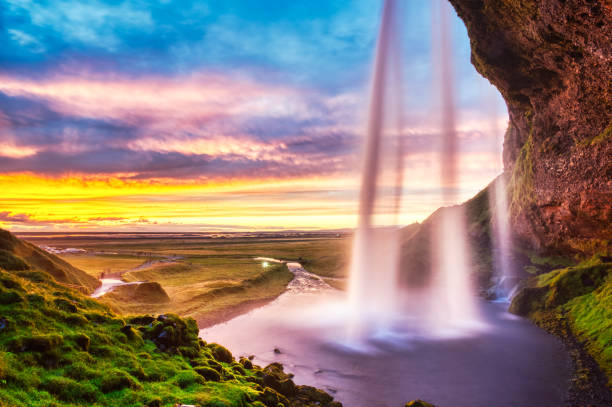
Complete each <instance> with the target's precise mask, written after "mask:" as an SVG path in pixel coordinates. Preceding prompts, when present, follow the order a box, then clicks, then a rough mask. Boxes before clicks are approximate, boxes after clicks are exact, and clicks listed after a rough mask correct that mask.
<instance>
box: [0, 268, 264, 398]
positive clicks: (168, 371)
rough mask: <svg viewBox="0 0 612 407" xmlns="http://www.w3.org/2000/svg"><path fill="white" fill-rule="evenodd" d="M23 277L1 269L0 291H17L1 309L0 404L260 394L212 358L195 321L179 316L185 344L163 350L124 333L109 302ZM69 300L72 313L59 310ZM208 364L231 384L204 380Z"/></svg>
mask: <svg viewBox="0 0 612 407" xmlns="http://www.w3.org/2000/svg"><path fill="white" fill-rule="evenodd" d="M20 275H21V276H19V275H13V274H10V273H8V272H6V271H4V270H0V283H1V285H2V293H3V294H6V293H9V292H10V293H14V294H15V296H14V298H13V300H12V301H9V302H7V301H3V302H2V303H1V304H0V313H1V315H4V317H3V320H2V324H0V325H4V326H3V328H2V330H1V332H2V335H0V350H1V351H0V383H1V384H2V385H1V387H0V400H2V401H3V402H4V403H7V405H28V406H50V405H55V406H69V405H74V404H79V405H80V404H88V405H98V406H116V405H121V406H142V405H143V404H146V403H148V402H150V401H151V400H152V399H154V398H159V399H160V400H161V401H162V404H164V405H173V404H174V403H175V402H182V403H198V404H201V405H204V404H206V403H209V405H215V404H214V403H217V404H218V405H228V406H244V405H252V404H251V403H250V402H252V401H254V398H255V397H256V396H257V394H258V392H257V391H256V390H255V388H256V386H255V384H254V383H250V382H247V381H246V376H241V375H239V374H237V373H236V372H235V371H234V370H233V369H232V367H231V362H230V363H221V362H217V361H214V358H213V357H212V356H211V352H210V350H209V348H207V347H206V346H205V345H204V344H203V343H200V342H199V341H198V338H197V334H198V329H197V326H196V325H195V322H194V321H193V320H178V319H175V320H176V321H180V322H179V326H180V324H181V323H182V325H184V330H183V332H181V333H180V334H177V335H176V338H177V339H176V344H177V345H180V346H178V347H175V349H171V348H168V349H170V350H171V351H169V352H160V351H159V349H158V348H157V346H156V345H155V344H154V343H153V342H152V341H151V340H147V339H146V338H147V335H148V332H149V331H148V329H153V328H146V327H145V328H143V329H142V330H141V329H131V333H129V334H126V332H127V331H126V330H125V326H126V322H128V323H129V320H126V319H125V318H122V317H120V316H118V315H116V314H114V313H112V312H111V311H110V310H109V309H108V307H106V306H105V305H103V304H101V303H99V302H97V301H94V300H92V299H89V298H87V297H84V296H82V295H80V294H78V293H76V292H74V291H72V290H70V289H67V288H65V287H63V286H61V285H59V284H56V283H54V282H53V281H51V280H50V279H49V278H48V277H41V276H42V275H41V274H40V273H34V272H22V273H21V274H20ZM41 279H42V281H41ZM65 302H69V303H70V304H72V305H73V307H75V308H72V310H73V311H74V312H70V311H66V310H65V309H66V308H65V307H63V308H62V307H60V306H58V304H62V303H65ZM75 310H76V311H75ZM77 317H80V318H81V322H76V321H79V318H77ZM159 324H161V323H160V322H157V321H155V323H154V324H153V326H158V325H159ZM181 347H184V348H185V349H182V348H181ZM186 355H189V356H186ZM208 360H211V361H213V362H214V363H218V364H220V365H221V366H222V372H228V373H227V377H228V378H229V377H230V375H229V372H231V380H229V381H225V382H221V383H208V382H206V381H205V380H204V379H203V377H202V376H200V375H199V374H197V373H196V372H195V370H194V367H193V365H197V364H200V363H206V362H207V361H208ZM224 374H225V373H224ZM202 400H207V401H206V402H203V401H202ZM210 403H213V404H210Z"/></svg>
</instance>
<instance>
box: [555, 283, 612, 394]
mask: <svg viewBox="0 0 612 407" xmlns="http://www.w3.org/2000/svg"><path fill="white" fill-rule="evenodd" d="M563 308H564V309H565V310H567V311H568V315H569V317H570V321H571V324H572V329H573V330H574V332H576V333H577V334H578V336H579V338H580V339H581V340H583V341H585V343H586V344H587V350H588V351H589V353H590V354H591V355H592V356H593V357H594V358H595V360H596V361H597V362H598V363H599V365H600V366H601V367H602V369H603V371H604V372H605V373H606V376H607V377H608V384H609V385H610V386H612V277H611V276H610V275H608V277H607V279H606V281H605V283H604V284H602V285H601V286H600V287H599V288H598V289H597V290H595V291H593V292H590V293H588V294H586V295H583V296H580V297H576V298H574V299H572V300H571V301H569V302H568V303H567V304H565V305H564V306H563Z"/></svg>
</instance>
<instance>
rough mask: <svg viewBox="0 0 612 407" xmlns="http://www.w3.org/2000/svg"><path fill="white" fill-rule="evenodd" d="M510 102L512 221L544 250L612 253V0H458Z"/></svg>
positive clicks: (482, 65) (486, 67)
mask: <svg viewBox="0 0 612 407" xmlns="http://www.w3.org/2000/svg"><path fill="white" fill-rule="evenodd" d="M449 1H450V2H451V3H452V5H453V6H454V7H455V9H456V11H457V13H458V15H459V17H461V18H462V19H463V21H464V22H465V24H466V26H467V30H468V34H469V36H470V40H471V46H472V63H473V64H474V66H475V67H476V69H477V70H478V72H480V73H481V74H482V75H483V76H485V77H486V78H488V79H489V80H490V81H491V83H492V84H493V85H495V86H496V87H497V88H498V89H499V90H500V92H501V93H502V95H503V97H504V98H505V100H506V103H507V105H508V110H509V116H510V124H509V127H508V130H507V133H506V138H505V142H504V164H505V167H506V171H507V172H509V173H510V174H511V182H510V185H509V188H510V190H509V193H510V194H511V216H512V219H511V222H512V226H513V229H514V231H515V233H516V234H517V237H518V238H519V239H521V240H522V241H523V242H524V243H526V244H528V245H529V246H531V247H533V248H535V249H541V250H548V251H564V252H565V251H568V250H570V251H575V252H581V253H584V254H590V253H594V252H608V253H609V252H610V240H611V239H612V226H611V222H612V205H611V204H610V203H611V202H612V158H611V157H612V143H611V141H610V140H611V138H612V137H611V135H612V2H610V1H609V0H538V1H536V0H449Z"/></svg>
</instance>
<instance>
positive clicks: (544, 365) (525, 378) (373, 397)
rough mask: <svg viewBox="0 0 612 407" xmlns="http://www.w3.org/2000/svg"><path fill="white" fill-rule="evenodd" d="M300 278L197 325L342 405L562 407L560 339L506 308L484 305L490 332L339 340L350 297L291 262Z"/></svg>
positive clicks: (212, 338)
mask: <svg viewBox="0 0 612 407" xmlns="http://www.w3.org/2000/svg"><path fill="white" fill-rule="evenodd" d="M287 265H288V267H289V268H290V270H291V271H292V272H293V273H294V274H295V278H294V280H293V281H292V282H291V283H290V284H289V286H288V288H287V291H286V292H285V293H284V294H282V295H281V296H280V297H279V298H277V299H276V300H275V301H273V302H271V303H269V304H268V305H265V306H263V307H261V308H258V309H255V310H252V311H251V312H249V313H247V314H243V315H241V316H238V317H236V318H234V319H232V320H230V321H227V322H225V323H222V324H219V325H215V326H212V327H209V328H206V329H202V330H201V331H200V336H201V337H202V338H204V339H205V340H206V341H209V342H218V343H222V344H223V345H224V346H226V347H228V349H230V350H231V351H232V352H233V353H234V355H235V356H243V355H244V356H248V355H254V356H255V362H256V363H258V364H260V365H266V364H268V363H271V362H280V363H282V364H283V365H284V366H285V370H286V371H288V372H291V373H294V374H295V379H294V380H295V382H296V383H299V384H308V385H312V386H316V387H319V388H321V389H324V390H326V391H328V392H329V393H330V394H332V395H334V397H335V398H336V399H337V400H339V401H341V402H342V403H343V404H344V406H345V407H378V406H380V407H385V406H388V407H391V406H402V405H404V403H406V402H407V401H409V400H412V399H416V398H421V399H423V400H428V401H430V402H432V403H434V404H435V405H436V406H437V407H492V406H494V407H524V406H528V405H532V406H538V407H559V406H561V405H563V400H564V398H565V394H566V389H567V387H568V382H569V377H570V365H569V359H568V356H567V354H566V352H565V351H564V348H563V346H562V344H561V343H560V342H559V341H558V340H557V339H556V338H554V337H552V336H550V335H548V334H547V333H545V332H544V331H542V330H540V329H538V328H537V327H535V326H533V325H532V324H531V323H530V322H529V321H527V320H525V319H522V318H518V317H516V316H513V315H511V314H508V313H507V312H506V310H505V308H506V306H507V304H500V303H490V302H485V301H482V302H480V310H481V312H482V314H483V316H484V318H485V321H486V324H487V329H486V330H484V331H480V332H479V333H478V334H474V335H467V336H461V337H449V338H426V337H423V336H419V335H410V334H407V333H405V334H403V335H396V336H393V337H390V336H386V337H384V338H381V339H379V340H370V341H368V342H367V343H365V344H354V343H350V342H347V341H345V340H343V331H344V327H343V323H342V322H343V320H345V319H346V315H345V314H344V313H345V312H346V309H345V308H343V304H345V298H344V295H345V294H344V293H343V292H340V291H337V290H334V289H332V288H331V287H330V286H328V285H327V284H326V283H325V282H324V281H323V280H322V279H321V278H319V277H318V276H316V275H313V274H311V273H308V272H307V271H306V270H304V269H303V268H302V267H301V266H300V265H299V264H298V263H288V264H287Z"/></svg>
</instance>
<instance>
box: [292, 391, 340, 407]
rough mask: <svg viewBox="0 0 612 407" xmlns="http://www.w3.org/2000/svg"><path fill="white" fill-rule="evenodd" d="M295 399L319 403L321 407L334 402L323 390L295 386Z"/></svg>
mask: <svg viewBox="0 0 612 407" xmlns="http://www.w3.org/2000/svg"><path fill="white" fill-rule="evenodd" d="M296 398H297V399H299V400H302V401H308V402H315V403H319V405H322V406H328V405H329V404H330V403H331V402H332V401H333V400H334V398H333V397H332V396H330V395H329V394H327V393H326V392H324V391H323V390H320V389H317V388H315V387H311V386H297V388H296Z"/></svg>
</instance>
